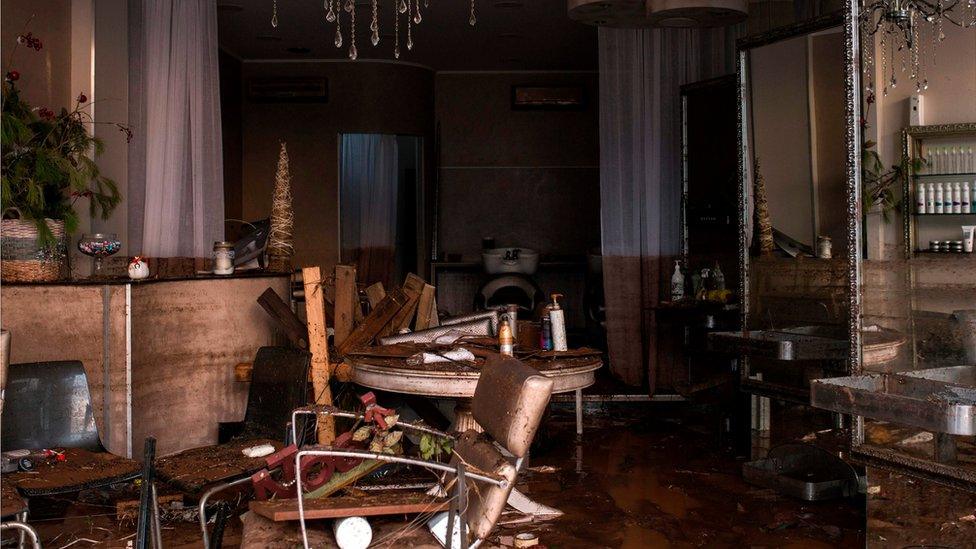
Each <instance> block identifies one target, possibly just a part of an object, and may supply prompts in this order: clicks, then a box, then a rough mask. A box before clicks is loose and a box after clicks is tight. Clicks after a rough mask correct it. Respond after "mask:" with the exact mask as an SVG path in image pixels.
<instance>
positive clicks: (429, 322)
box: [413, 284, 438, 330]
mask: <svg viewBox="0 0 976 549" xmlns="http://www.w3.org/2000/svg"><path fill="white" fill-rule="evenodd" d="M436 291H437V288H434V287H433V286H431V285H430V284H424V289H423V290H421V292H420V299H419V300H418V301H417V320H415V321H414V324H413V329H414V330H426V329H427V328H433V327H435V326H437V325H438V321H437V310H436V309H435V308H434V307H435V298H434V295H435V293H436Z"/></svg>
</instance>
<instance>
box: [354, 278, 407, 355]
mask: <svg viewBox="0 0 976 549" xmlns="http://www.w3.org/2000/svg"><path fill="white" fill-rule="evenodd" d="M407 301H408V300H407V296H406V295H404V293H403V291H402V290H400V289H399V288H396V289H394V290H393V291H392V292H390V293H388V294H386V297H384V298H383V300H382V301H380V303H379V304H378V305H377V306H376V308H375V309H373V310H372V311H370V313H369V314H368V315H367V316H366V318H365V319H364V320H363V323H362V324H360V325H359V326H356V329H354V330H353V331H352V334H350V335H349V337H347V338H346V340H345V341H343V342H342V345H339V347H338V348H337V349H338V351H339V354H340V355H345V354H346V353H348V352H349V351H352V350H353V349H358V348H360V347H363V346H366V345H369V344H370V343H371V342H372V341H373V338H375V337H376V336H377V335H379V334H380V332H382V330H383V329H384V328H385V327H386V325H387V324H389V323H390V321H391V320H392V319H393V317H394V316H395V315H396V314H397V313H398V312H400V309H402V308H403V307H404V306H405V305H406V304H407Z"/></svg>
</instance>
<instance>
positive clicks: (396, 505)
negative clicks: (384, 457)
mask: <svg viewBox="0 0 976 549" xmlns="http://www.w3.org/2000/svg"><path fill="white" fill-rule="evenodd" d="M448 505H450V501H449V500H448V499H445V498H435V497H432V496H428V495H427V494H424V493H423V492H386V493H382V494H366V495H362V496H335V497H331V498H315V499H305V501H304V502H303V505H302V507H303V510H304V512H305V520H316V519H330V518H342V517H375V516H379V515H401V514H412V513H433V512H438V511H443V510H446V509H447V508H448ZM250 508H251V511H254V512H255V513H257V514H258V515H261V516H263V517H265V518H268V519H271V520H273V521H275V522H281V521H290V520H298V500H297V499H277V500H266V501H252V502H251V504H250Z"/></svg>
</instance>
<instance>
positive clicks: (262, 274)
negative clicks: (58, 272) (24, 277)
mask: <svg viewBox="0 0 976 549" xmlns="http://www.w3.org/2000/svg"><path fill="white" fill-rule="evenodd" d="M281 276H290V273H278V272H271V271H265V270H250V271H236V272H234V274H231V275H215V274H213V273H200V274H193V275H170V276H163V277H161V276H150V277H149V278H144V279H142V280H132V279H131V278H129V277H104V278H72V279H65V280H55V281H51V282H4V283H3V285H4V286H111V285H121V284H133V285H143V284H154V283H157V282H182V281H188V280H227V279H235V278H272V277H281Z"/></svg>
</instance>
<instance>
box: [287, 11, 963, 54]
mask: <svg viewBox="0 0 976 549" xmlns="http://www.w3.org/2000/svg"><path fill="white" fill-rule="evenodd" d="M970 1H976V0H970ZM474 3H475V0H470V9H469V15H468V24H469V25H471V26H472V27H473V26H474V25H475V24H476V23H477V22H478V19H477V18H476V17H475V15H474ZM390 4H391V5H392V6H393V57H395V58H396V59H399V58H400V18H401V17H402V18H403V19H404V21H405V24H406V26H407V40H406V46H407V49H408V50H412V49H413V27H415V26H417V25H420V23H421V21H423V19H424V18H423V16H422V15H421V13H420V4H421V0H390ZM423 5H424V9H427V7H428V5H429V0H423ZM322 7H323V10H324V11H325V20H326V22H327V23H333V24H335V39H334V41H333V42H334V43H335V47H336V48H341V47H342V44H343V35H342V25H343V21H342V19H343V17H345V18H346V19H348V23H347V24H348V29H349V30H348V32H349V59H353V60H355V59H356V58H358V57H359V52H358V50H357V49H356V2H355V0H324V3H323V6H322ZM369 7H370V9H371V15H372V18H371V19H372V20H371V21H370V23H369V32H370V35H369V41H370V43H371V44H373V46H376V45H378V44H379V43H380V23H379V6H378V5H377V0H370V6H369ZM342 12H345V13H346V14H347V15H345V16H343V15H342ZM271 26H272V27H274V28H278V0H273V3H272V10H271Z"/></svg>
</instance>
